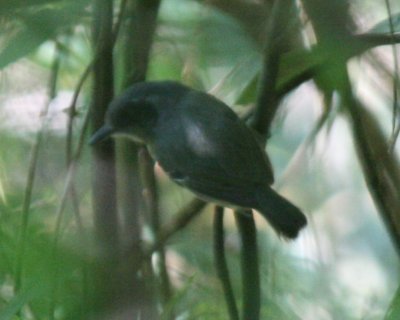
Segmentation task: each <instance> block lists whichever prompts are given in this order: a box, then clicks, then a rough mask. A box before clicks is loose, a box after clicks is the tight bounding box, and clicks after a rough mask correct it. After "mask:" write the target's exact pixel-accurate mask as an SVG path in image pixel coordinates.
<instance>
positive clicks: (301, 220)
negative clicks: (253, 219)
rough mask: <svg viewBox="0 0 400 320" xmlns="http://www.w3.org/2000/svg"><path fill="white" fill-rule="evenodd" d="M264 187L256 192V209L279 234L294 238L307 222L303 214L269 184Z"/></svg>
mask: <svg viewBox="0 0 400 320" xmlns="http://www.w3.org/2000/svg"><path fill="white" fill-rule="evenodd" d="M266 188H267V189H265V188H264V189H262V192H261V191H260V192H258V194H257V200H258V204H259V208H258V211H259V212H260V213H261V214H262V215H263V216H264V217H265V218H266V219H267V220H268V222H269V223H270V224H271V226H272V227H273V228H274V229H275V231H276V232H277V233H278V234H279V235H282V236H283V237H285V238H289V239H294V238H296V237H297V235H298V233H299V231H300V230H301V229H302V228H303V227H305V226H306V224H307V219H306V217H305V215H304V214H303V213H302V212H301V211H300V209H299V208H297V207H296V206H295V205H293V204H291V203H290V202H289V201H288V200H286V199H285V198H284V197H282V196H280V195H279V194H278V193H277V192H275V191H274V190H273V189H272V188H270V187H269V186H268V187H266ZM256 209H257V208H256Z"/></svg>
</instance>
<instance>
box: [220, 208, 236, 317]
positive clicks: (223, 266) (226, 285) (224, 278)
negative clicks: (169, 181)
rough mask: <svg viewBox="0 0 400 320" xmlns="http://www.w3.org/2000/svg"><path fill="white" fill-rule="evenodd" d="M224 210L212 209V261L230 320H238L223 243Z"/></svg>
mask: <svg viewBox="0 0 400 320" xmlns="http://www.w3.org/2000/svg"><path fill="white" fill-rule="evenodd" d="M224 238H225V237H224V208H223V207H221V206H215V209H214V261H215V269H216V270H217V275H218V277H219V279H220V281H221V284H222V289H223V291H224V296H225V301H226V306H227V308H228V314H229V319H230V320H239V312H238V308H237V305H236V301H235V295H234V292H233V289H232V284H231V280H230V276H229V269H228V264H227V261H226V255H225V241H224Z"/></svg>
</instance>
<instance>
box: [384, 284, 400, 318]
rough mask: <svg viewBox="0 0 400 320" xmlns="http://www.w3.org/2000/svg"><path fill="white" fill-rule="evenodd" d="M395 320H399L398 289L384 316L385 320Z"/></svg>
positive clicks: (399, 296)
mask: <svg viewBox="0 0 400 320" xmlns="http://www.w3.org/2000/svg"><path fill="white" fill-rule="evenodd" d="M397 319H400V287H399V288H398V289H397V291H396V293H395V295H394V297H393V300H392V302H391V303H390V306H389V309H388V310H387V312H386V315H385V320H397Z"/></svg>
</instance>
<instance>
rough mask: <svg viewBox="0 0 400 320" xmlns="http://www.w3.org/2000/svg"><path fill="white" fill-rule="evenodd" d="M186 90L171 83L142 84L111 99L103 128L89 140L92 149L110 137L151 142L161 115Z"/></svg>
mask: <svg viewBox="0 0 400 320" xmlns="http://www.w3.org/2000/svg"><path fill="white" fill-rule="evenodd" d="M185 90H186V89H185V87H183V86H182V85H180V84H178V83H176V82H172V81H164V82H143V83H139V84H136V85H134V86H132V87H130V88H129V89H128V90H126V91H125V92H124V93H123V94H122V95H121V96H119V97H117V98H116V99H114V100H113V101H112V102H111V104H110V106H109V108H108V111H107V114H106V118H105V124H104V125H103V126H102V127H101V128H100V129H99V130H97V131H96V132H95V133H94V134H93V136H92V137H91V138H90V141H89V144H91V145H93V144H95V143H97V142H100V141H102V140H104V139H106V138H108V137H110V136H124V137H127V138H130V139H132V140H135V141H136V142H141V143H147V142H148V141H149V140H151V138H152V135H153V133H154V128H155V126H156V125H157V121H158V119H159V117H160V113H161V112H166V111H164V110H168V106H171V105H173V104H174V102H175V101H176V99H177V97H179V96H180V95H181V94H182V93H183V92H184V91H185Z"/></svg>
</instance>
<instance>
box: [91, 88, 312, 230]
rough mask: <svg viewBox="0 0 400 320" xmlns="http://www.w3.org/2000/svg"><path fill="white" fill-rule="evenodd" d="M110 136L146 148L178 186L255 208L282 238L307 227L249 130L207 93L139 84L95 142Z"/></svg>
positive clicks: (115, 107)
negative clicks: (278, 185) (279, 187)
mask: <svg viewBox="0 0 400 320" xmlns="http://www.w3.org/2000/svg"><path fill="white" fill-rule="evenodd" d="M109 135H123V136H126V137H128V138H131V139H133V140H135V141H139V142H142V143H145V144H146V145H147V147H148V149H149V151H150V153H151V155H152V156H153V157H154V159H155V160H156V161H158V163H159V165H160V166H161V167H162V168H163V169H164V170H165V171H166V172H167V173H168V175H169V176H170V177H171V179H173V180H174V181H175V182H176V183H178V184H180V185H181V186H183V187H186V188H188V189H190V190H191V191H193V192H194V193H195V194H197V195H198V196H199V197H201V198H204V199H206V200H211V201H213V202H216V203H220V204H225V205H228V206H234V207H243V208H252V209H256V210H257V211H259V212H260V213H261V214H262V215H263V216H264V217H265V218H266V219H267V220H268V221H269V223H270V224H271V225H272V227H273V228H274V229H275V230H276V231H277V232H278V234H280V235H283V236H284V237H287V238H295V237H296V236H297V234H298V232H299V230H300V229H301V228H303V227H304V226H305V225H306V224H307V221H306V218H305V216H304V214H303V213H302V212H301V211H300V210H299V209H298V208H297V207H295V206H294V205H293V204H291V203H290V202H289V201H288V200H286V199H285V198H283V197H281V196H280V195H279V194H278V193H276V192H275V191H274V190H273V189H272V188H271V187H270V185H271V184H272V183H273V174H272V170H271V165H270V162H269V160H268V158H267V155H266V153H265V152H264V150H263V149H262V147H261V146H260V145H259V143H258V142H257V139H256V138H255V136H254V135H253V133H252V132H251V130H250V129H249V128H248V127H247V126H246V125H245V124H243V122H242V121H241V120H240V119H239V118H238V117H237V115H236V114H235V113H234V112H233V111H232V110H231V109H230V108H229V107H228V106H226V105H225V104H224V103H223V102H221V101H219V100H217V99H216V98H214V97H212V96H210V95H208V94H206V93H203V92H200V91H196V90H193V89H191V88H188V87H186V86H183V85H181V84H179V83H176V82H172V81H163V82H147V83H139V84H136V85H134V86H132V87H130V88H129V89H128V90H127V91H126V92H125V93H123V94H122V95H121V96H120V97H118V98H116V99H115V100H114V101H113V102H112V103H111V105H110V107H109V110H108V113H107V116H106V123H105V125H104V127H103V128H101V129H100V130H99V131H98V132H96V133H95V134H94V136H93V137H92V138H91V141H90V143H92V144H93V143H95V142H97V141H99V140H101V139H103V138H105V137H107V136H109Z"/></svg>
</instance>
